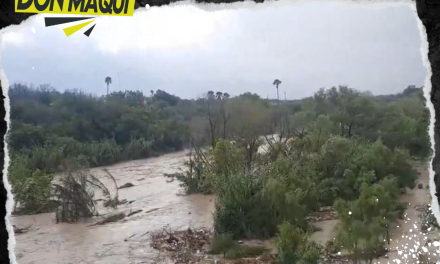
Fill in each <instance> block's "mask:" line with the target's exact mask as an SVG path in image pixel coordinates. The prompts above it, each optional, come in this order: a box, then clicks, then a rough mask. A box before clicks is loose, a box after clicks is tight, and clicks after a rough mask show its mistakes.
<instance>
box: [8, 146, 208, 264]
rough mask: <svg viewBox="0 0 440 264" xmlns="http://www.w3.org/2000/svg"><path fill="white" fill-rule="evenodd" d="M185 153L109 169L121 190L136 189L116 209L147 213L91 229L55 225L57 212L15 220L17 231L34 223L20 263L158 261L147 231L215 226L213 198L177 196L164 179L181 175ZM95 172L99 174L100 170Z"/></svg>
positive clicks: (174, 185) (22, 242)
mask: <svg viewBox="0 0 440 264" xmlns="http://www.w3.org/2000/svg"><path fill="white" fill-rule="evenodd" d="M185 155H186V152H184V151H182V152H177V153H172V154H167V155H163V156H161V157H157V158H151V159H145V160H135V161H130V162H125V163H120V164H116V165H113V166H109V167H107V169H108V170H109V172H110V173H111V174H112V175H113V176H114V177H115V178H116V181H117V183H118V185H119V186H120V185H122V184H124V183H127V182H131V183H133V184H134V185H135V186H133V187H131V188H126V189H121V190H119V199H127V201H133V202H132V203H131V204H125V205H120V206H118V209H117V211H118V212H121V211H122V212H126V213H128V212H130V211H131V210H132V211H134V210H137V209H142V210H143V212H141V213H138V214H135V215H133V216H130V217H128V218H126V219H125V220H123V221H120V222H115V223H109V224H105V225H99V226H89V225H90V223H91V222H90V221H89V222H86V223H75V224H67V223H60V224H55V216H54V214H53V213H49V214H40V215H26V216H13V217H12V218H11V220H12V223H13V224H15V225H16V226H18V227H24V226H29V225H32V227H31V229H30V231H29V232H27V233H24V234H17V235H16V236H15V239H16V242H17V244H16V248H15V254H16V256H17V259H18V263H20V264H30V263H35V264H37V263H44V264H47V263H54V264H58V263H59V264H67V263H72V264H73V263H75V264H76V263H78V264H79V263H103V264H104V263H105V264H113V263H115V264H121V263H155V262H154V260H155V258H156V256H157V253H156V252H155V251H154V250H152V249H151V248H150V247H149V233H147V232H151V231H155V230H160V229H161V228H163V227H164V226H167V225H168V226H169V227H171V228H179V229H180V228H187V227H188V226H192V227H202V226H203V227H210V226H211V225H212V211H213V202H212V198H211V197H209V196H202V195H191V196H183V195H179V194H180V193H181V192H182V190H181V188H180V187H179V184H178V182H177V181H174V182H167V178H166V177H164V176H163V174H164V173H175V172H179V171H181V170H182V169H183V168H184V161H185V158H186V156H185ZM94 170H95V172H98V173H99V168H96V169H94ZM150 210H153V211H151V212H149V213H146V212H148V211H150ZM97 220H99V219H95V220H94V221H92V223H93V222H95V221H97ZM146 233H147V234H146ZM133 235H134V236H133ZM142 235H143V236H142ZM131 236H133V237H131ZM129 237H131V238H129Z"/></svg>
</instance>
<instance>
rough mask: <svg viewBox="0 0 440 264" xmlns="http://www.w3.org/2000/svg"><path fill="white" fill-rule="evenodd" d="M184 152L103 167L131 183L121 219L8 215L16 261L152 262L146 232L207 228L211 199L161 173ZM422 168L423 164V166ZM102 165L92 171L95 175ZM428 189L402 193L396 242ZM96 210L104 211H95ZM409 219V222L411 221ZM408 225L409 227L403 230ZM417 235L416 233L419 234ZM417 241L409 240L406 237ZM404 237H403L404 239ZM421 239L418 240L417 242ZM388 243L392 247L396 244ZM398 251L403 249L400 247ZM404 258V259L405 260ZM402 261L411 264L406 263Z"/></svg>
mask: <svg viewBox="0 0 440 264" xmlns="http://www.w3.org/2000/svg"><path fill="white" fill-rule="evenodd" d="M186 154H187V152H186V151H182V152H177V153H172V154H167V155H163V156H160V157H156V158H150V159H144V160H135V161H129V162H124V163H119V164H116V165H113V166H108V167H106V168H107V169H108V170H109V172H110V173H111V174H112V175H113V176H114V177H115V178H116V181H117V184H118V186H121V185H123V184H125V183H127V182H130V183H132V184H134V186H133V187H131V188H126V189H121V190H119V199H126V200H127V201H132V203H130V204H128V203H127V204H124V205H120V206H118V209H117V210H113V211H112V212H126V213H129V212H130V211H135V210H138V209H142V210H143V211H142V212H141V213H138V214H135V215H133V216H130V217H127V218H125V219H124V220H123V221H119V222H115V223H108V224H105V225H98V226H90V224H91V223H94V222H96V221H98V220H100V218H98V219H92V220H89V221H87V222H81V223H75V224H68V223H59V224H56V223H55V216H54V213H48V214H39V215H26V216H12V217H11V222H12V224H14V225H16V226H18V227H25V226H29V225H31V229H30V231H29V232H27V233H24V234H17V235H16V236H15V239H16V247H15V254H16V257H17V261H18V263H19V264H31V263H33V264H39V263H41V264H49V263H50V264H52V263H53V264H81V263H98V264H125V263H127V264H135V263H157V261H156V260H157V256H158V253H157V252H156V251H155V250H153V249H151V248H150V247H149V234H150V232H153V231H157V230H160V229H162V228H164V227H165V226H168V227H170V228H173V229H182V228H187V227H188V226H190V227H211V226H212V212H213V210H214V202H213V199H212V197H210V196H205V195H190V196H184V195H182V189H181V188H180V187H179V183H178V182H177V181H173V182H167V178H166V177H164V174H165V173H176V172H180V171H182V170H183V169H184V167H185V166H184V162H185V160H186ZM423 167H425V166H423ZM423 167H420V166H418V169H419V171H421V177H420V178H419V182H422V183H423V184H424V185H425V184H428V182H429V175H428V173H427V170H426V169H424V168H423ZM101 169H102V168H95V169H93V170H92V171H94V172H95V173H97V174H99V173H100V171H101ZM428 196H429V190H426V189H425V188H423V189H422V190H418V189H417V190H414V191H413V192H410V193H408V194H407V195H404V196H403V197H402V198H403V199H404V200H405V201H407V202H410V203H411V205H410V206H409V207H408V208H409V209H408V210H407V212H408V214H409V215H410V216H411V217H410V218H412V219H411V220H410V221H406V222H405V221H403V222H401V224H402V225H401V226H400V228H397V229H394V230H393V231H392V234H393V238H394V239H395V240H394V241H395V243H396V242H397V244H401V243H402V242H403V241H405V240H406V239H405V238H404V237H402V236H405V234H408V232H409V229H411V228H412V229H414V228H413V227H412V226H414V224H416V222H417V220H418V219H416V217H415V210H414V209H413V206H412V205H414V204H415V203H430V200H429V198H428ZM100 213H108V212H105V211H102V210H101V211H100ZM413 221H414V222H413ZM318 224H319V226H320V227H321V228H322V231H320V232H317V233H315V234H314V235H313V236H312V238H313V239H314V240H315V241H317V242H320V243H323V244H324V243H325V241H327V240H329V239H332V237H333V236H334V234H333V232H332V231H333V228H334V227H335V226H336V224H337V220H331V221H323V222H321V223H318ZM407 229H408V230H407ZM420 237H421V236H420ZM411 240H412V241H414V240H419V239H414V238H412V239H410V240H409V241H411ZM405 242H408V241H405ZM420 242H421V241H420ZM395 243H393V244H394V245H392V247H393V248H394V249H395V247H396V246H397V244H395ZM400 250H402V248H400ZM394 258H400V255H398V254H397V252H396V251H395V252H393V253H391V254H390V258H389V259H387V260H386V261H385V262H382V261H384V260H381V261H380V263H387V262H388V261H390V262H393V259H394ZM406 261H408V260H406ZM406 261H402V262H401V263H416V262H412V261H409V262H406Z"/></svg>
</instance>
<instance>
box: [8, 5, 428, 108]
mask: <svg viewBox="0 0 440 264" xmlns="http://www.w3.org/2000/svg"><path fill="white" fill-rule="evenodd" d="M42 17H43V16H39V18H38V19H37V20H36V21H35V22H34V23H33V24H32V25H30V26H28V27H25V28H22V29H21V31H20V32H19V33H18V34H16V35H10V36H5V38H4V42H3V49H2V51H1V65H2V67H3V68H4V70H5V73H6V75H7V77H8V79H9V81H10V83H13V82H24V83H34V84H43V83H49V84H51V85H52V86H54V87H55V88H57V89H60V90H64V89H72V88H80V89H83V90H86V91H88V92H92V93H95V94H104V93H105V91H106V86H105V83H104V78H105V77H106V76H111V77H112V79H113V84H112V85H111V90H119V89H121V90H124V89H139V90H143V91H144V92H146V93H149V91H150V90H156V89H163V90H166V91H168V92H170V93H173V94H176V95H178V96H181V97H184V98H189V97H196V96H199V95H201V94H202V93H204V92H206V91H207V90H221V91H227V92H229V93H230V94H232V95H237V94H239V93H243V92H246V91H251V92H255V93H258V94H260V95H261V96H263V97H266V95H268V96H269V97H274V96H275V89H273V86H272V85H271V84H272V81H273V79H275V78H278V79H280V80H282V81H283V83H282V85H281V86H280V88H281V89H282V90H283V91H286V93H287V97H288V98H291V99H296V98H302V97H305V96H309V95H311V94H312V93H313V92H315V91H316V90H317V89H319V88H321V87H331V86H334V85H339V84H347V85H350V86H352V87H354V88H357V89H359V90H370V91H372V92H373V93H374V94H388V93H395V92H400V91H401V90H403V89H404V88H406V86H407V85H411V84H414V85H422V84H423V82H424V80H425V77H426V69H425V68H424V66H423V64H422V59H421V53H420V47H421V40H420V36H419V32H418V29H417V23H416V19H418V18H417V17H416V14H415V11H413V10H412V9H411V8H410V7H409V6H398V7H387V8H385V9H379V10H374V9H366V8H363V7H360V6H359V7H354V8H343V7H339V6H333V5H329V4H318V3H310V4H304V5H302V6H297V5H284V6H281V7H268V8H265V9H261V8H259V9H255V10H252V9H245V8H241V9H234V10H223V11H218V12H206V11H202V10H200V9H197V8H194V7H190V6H189V7H188V6H179V7H162V8H153V9H151V10H149V11H148V12H140V13H137V12H136V13H135V17H133V18H121V20H119V21H117V19H118V18H100V19H98V20H97V25H96V27H95V29H94V32H93V33H92V35H91V37H90V38H87V37H85V36H84V35H82V32H81V33H80V32H78V33H76V34H74V35H72V36H70V37H68V38H67V37H66V36H65V35H63V34H64V33H63V32H62V29H61V28H60V27H52V28H45V27H44V25H43V23H42ZM133 25H134V26H133ZM31 27H34V28H35V33H33V32H32V30H31V29H30V28H31ZM86 29H87V28H85V29H84V31H85V30H86ZM110 29H111V30H110ZM32 67H34V69H32ZM118 73H119V78H118Z"/></svg>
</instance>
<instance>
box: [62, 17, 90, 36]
mask: <svg viewBox="0 0 440 264" xmlns="http://www.w3.org/2000/svg"><path fill="white" fill-rule="evenodd" d="M93 21H95V20H92V21H89V22H85V23H81V24H78V25H75V26H71V27H68V28H64V29H63V30H64V33H66V36H70V35H72V34H73V33H75V32H77V31H78V30H80V29H82V28H83V27H85V26H87V25H88V24H90V23H92V22H93Z"/></svg>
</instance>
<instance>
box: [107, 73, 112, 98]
mask: <svg viewBox="0 0 440 264" xmlns="http://www.w3.org/2000/svg"><path fill="white" fill-rule="evenodd" d="M105 83H106V84H107V95H108V87H109V85H110V84H111V83H112V78H110V77H108V76H107V77H105Z"/></svg>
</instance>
